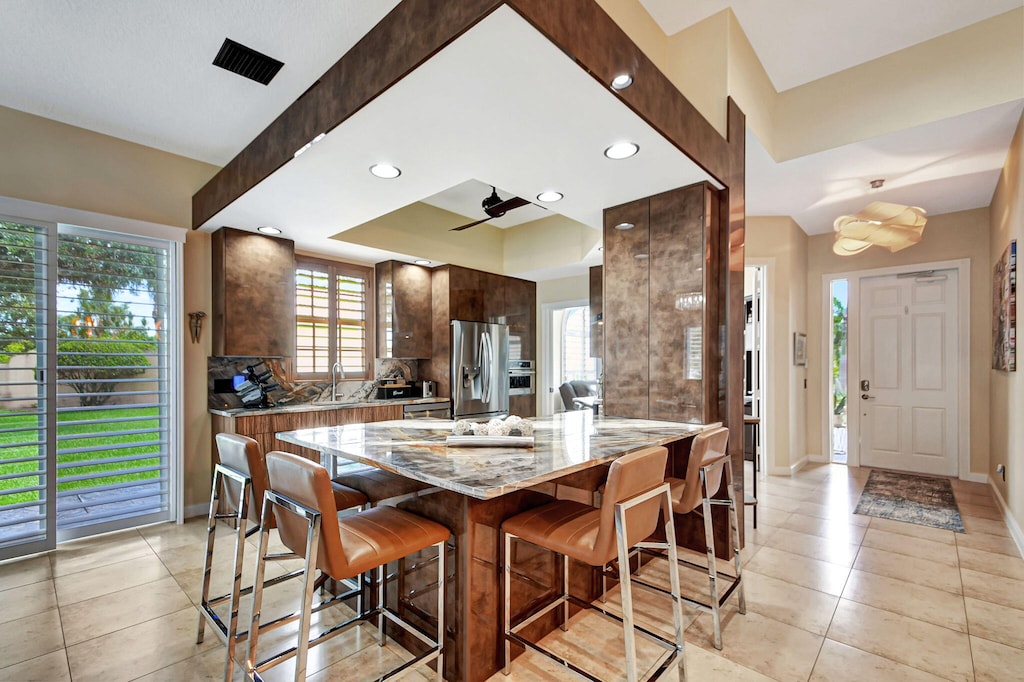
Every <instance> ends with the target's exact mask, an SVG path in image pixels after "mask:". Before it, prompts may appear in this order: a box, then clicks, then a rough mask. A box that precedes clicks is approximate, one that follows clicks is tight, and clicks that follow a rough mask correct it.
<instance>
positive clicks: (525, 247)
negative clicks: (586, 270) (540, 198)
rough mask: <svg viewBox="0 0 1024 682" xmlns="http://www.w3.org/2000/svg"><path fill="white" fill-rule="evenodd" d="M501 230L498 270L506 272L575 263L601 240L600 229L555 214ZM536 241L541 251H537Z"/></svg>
mask: <svg viewBox="0 0 1024 682" xmlns="http://www.w3.org/2000/svg"><path fill="white" fill-rule="evenodd" d="M503 232H504V240H503V242H502V254H503V257H502V273H504V274H506V275H515V274H516V273H518V272H530V271H532V270H540V269H542V268H549V267H558V266H563V265H568V264H575V263H579V262H580V261H581V260H583V259H584V258H585V257H586V256H587V255H588V254H589V253H590V252H591V251H592V250H593V249H594V247H595V246H597V244H598V242H600V241H601V231H600V230H595V229H594V228H592V227H588V226H586V225H584V224H583V223H580V222H577V221H575V220H573V219H572V218H566V217H565V216H563V215H557V214H556V215H553V216H548V217H547V218H542V219H540V220H532V221H530V222H528V223H523V224H521V225H516V226H515V227H513V228H510V229H507V230H503ZM540 244H543V245H544V250H543V251H542V252H540V253H538V251H537V246H538V245H540Z"/></svg>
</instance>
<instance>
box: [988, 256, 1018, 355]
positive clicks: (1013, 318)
mask: <svg viewBox="0 0 1024 682" xmlns="http://www.w3.org/2000/svg"><path fill="white" fill-rule="evenodd" d="M992 369H998V370H1002V371H1004V372H1015V371H1017V240H1016V239H1014V240H1011V241H1010V244H1009V246H1007V247H1006V250H1005V251H1004V252H1003V256H1002V258H1000V259H999V260H998V261H997V262H996V265H995V268H994V271H993V273H992Z"/></svg>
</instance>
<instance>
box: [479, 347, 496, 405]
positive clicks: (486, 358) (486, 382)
mask: <svg viewBox="0 0 1024 682" xmlns="http://www.w3.org/2000/svg"><path fill="white" fill-rule="evenodd" d="M492 357H493V353H492V349H491V335H490V334H488V333H487V332H483V333H481V334H480V371H481V374H482V376H481V379H482V384H483V385H482V386H481V387H480V388H481V390H482V392H483V396H482V397H483V401H484V402H485V403H489V402H490V401H491V372H492V370H493V367H491V365H492V364H493V360H492Z"/></svg>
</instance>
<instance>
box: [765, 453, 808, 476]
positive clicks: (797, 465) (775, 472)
mask: <svg viewBox="0 0 1024 682" xmlns="http://www.w3.org/2000/svg"><path fill="white" fill-rule="evenodd" d="M805 466H807V457H801V458H800V459H798V460H797V461H795V462H793V463H792V464H790V465H789V466H788V467H772V468H771V469H769V470H768V474H769V475H771V476H792V475H793V474H795V473H796V472H798V471H800V470H801V469H803V468H804V467H805Z"/></svg>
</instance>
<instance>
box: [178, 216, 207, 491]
mask: <svg viewBox="0 0 1024 682" xmlns="http://www.w3.org/2000/svg"><path fill="white" fill-rule="evenodd" d="M210 243H211V240H210V235H209V234H207V233H205V232H194V231H193V232H189V235H188V238H187V239H186V240H185V249H184V252H185V253H184V260H185V263H184V271H185V293H184V299H183V301H182V308H183V312H185V313H189V312H193V311H197V310H201V311H203V312H205V313H206V315H207V317H206V318H205V319H204V320H203V328H202V332H201V333H200V336H199V343H192V341H191V337H190V336H189V335H188V332H187V331H186V332H185V339H186V340H185V342H184V344H183V349H184V356H185V357H184V363H185V369H184V372H185V386H184V393H185V395H184V403H185V410H184V414H183V415H182V420H183V421H184V431H185V442H184V443H183V447H184V450H185V453H184V457H185V506H186V508H188V507H190V506H194V505H201V504H203V503H208V502H209V499H210V472H211V462H212V461H213V458H212V456H211V455H212V453H211V446H212V438H213V437H212V435H211V433H210V414H209V412H207V410H206V405H207V395H206V391H207V378H206V374H207V372H206V358H207V357H209V356H210V355H211V354H212V351H213V342H212V339H213V330H212V329H211V325H212V324H213V317H212V313H213V295H212V287H211V272H212V270H211V263H210ZM185 321H187V318H186V320H185Z"/></svg>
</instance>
